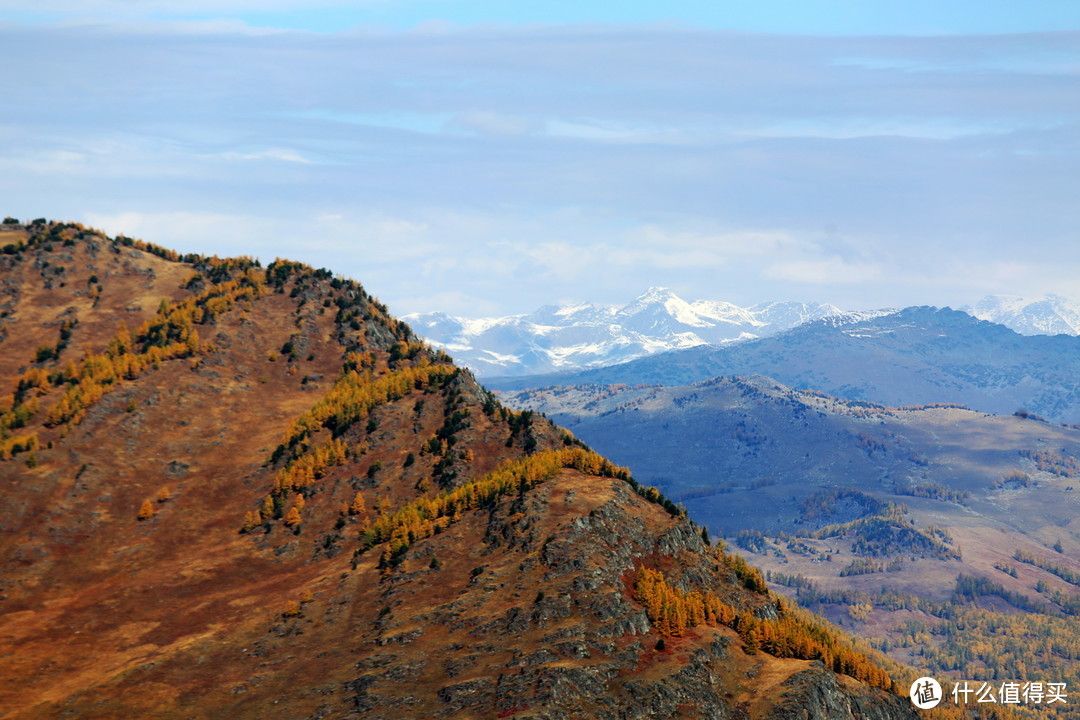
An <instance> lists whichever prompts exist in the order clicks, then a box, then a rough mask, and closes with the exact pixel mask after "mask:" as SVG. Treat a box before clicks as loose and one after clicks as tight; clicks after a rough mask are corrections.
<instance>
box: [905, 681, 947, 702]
mask: <svg viewBox="0 0 1080 720" xmlns="http://www.w3.org/2000/svg"><path fill="white" fill-rule="evenodd" d="M908 694H909V695H910V696H911V703H912V704H913V705H914V706H915V707H917V708H919V709H920V710H929V709H930V708H934V707H937V705H938V703H939V702H941V685H939V684H938V681H937V680H935V679H934V678H932V677H921V678H919V679H918V680H916V681H915V682H913V683H911V692H910V693H908Z"/></svg>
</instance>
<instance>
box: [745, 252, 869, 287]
mask: <svg viewBox="0 0 1080 720" xmlns="http://www.w3.org/2000/svg"><path fill="white" fill-rule="evenodd" d="M882 275H883V271H882V267H881V266H880V265H877V264H875V263H851V262H847V261H846V260H843V259H842V258H838V257H830V258H826V259H824V260H797V261H793V262H779V263H774V264H772V265H769V266H768V267H767V268H765V276H766V277H769V278H773V279H775V280H786V281H788V282H795V283H808V284H813V285H837V284H841V285H846V284H860V283H870V282H875V281H877V280H878V279H879V278H881V277H882Z"/></svg>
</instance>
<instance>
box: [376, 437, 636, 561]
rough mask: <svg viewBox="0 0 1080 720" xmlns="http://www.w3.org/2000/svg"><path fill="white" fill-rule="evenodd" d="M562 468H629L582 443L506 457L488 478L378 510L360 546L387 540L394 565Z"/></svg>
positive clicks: (612, 473)
mask: <svg viewBox="0 0 1080 720" xmlns="http://www.w3.org/2000/svg"><path fill="white" fill-rule="evenodd" d="M563 468H574V469H576V470H579V471H581V472H583V473H585V474H588V475H598V476H601V477H614V478H620V479H623V480H626V479H628V478H629V477H630V473H629V471H628V470H627V469H626V468H622V467H618V466H617V465H614V464H612V463H611V461H609V460H607V459H605V458H603V457H601V456H600V455H597V454H596V453H594V452H591V451H589V450H583V449H582V448H577V447H573V448H560V449H558V450H548V451H545V452H538V453H535V454H533V455H527V456H525V457H522V458H518V459H515V460H509V461H506V462H504V463H503V464H502V465H500V466H499V467H498V468H496V469H495V470H494V471H492V472H490V473H488V474H487V475H485V476H484V477H482V478H480V479H478V480H473V481H471V482H467V483H463V484H461V485H459V486H457V487H455V488H452V489H448V490H444V491H442V492H440V493H439V494H438V495H436V496H435V497H423V498H419V499H417V500H414V501H412V502H410V503H408V504H407V505H405V506H404V507H401V508H399V509H398V510H396V511H394V512H392V513H384V514H380V515H379V516H378V517H376V518H375V519H374V520H373V521H372V522H371V523H370V524H369V525H367V527H365V528H363V530H362V532H361V538H360V539H361V551H364V550H369V549H371V548H372V547H374V546H375V545H378V544H380V543H388V545H387V547H386V548H385V549H384V553H383V554H384V556H386V558H387V559H388V562H390V563H391V564H393V562H394V561H397V560H399V559H400V558H401V557H402V556H403V555H404V553H405V551H406V550H408V548H409V546H411V545H412V544H413V543H414V542H416V541H417V540H419V539H422V538H426V537H431V536H432V535H434V534H435V533H436V532H441V531H442V529H443V528H445V527H447V526H448V525H450V524H451V523H452V522H454V521H456V520H457V519H458V518H459V517H460V515H461V513H462V512H464V511H466V510H471V509H473V508H479V507H490V506H492V505H494V503H496V502H498V500H499V499H500V498H502V497H504V496H506V495H509V494H512V493H518V494H521V493H525V492H527V491H528V490H530V489H532V488H534V487H536V486H537V485H539V484H540V483H542V482H544V481H545V480H549V479H551V478H552V477H554V476H555V475H556V473H558V472H559V470H561V469H563Z"/></svg>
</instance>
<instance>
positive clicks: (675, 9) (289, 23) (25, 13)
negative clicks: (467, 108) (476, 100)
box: [0, 0, 1080, 35]
mask: <svg viewBox="0 0 1080 720" xmlns="http://www.w3.org/2000/svg"><path fill="white" fill-rule="evenodd" d="M0 8H3V9H4V10H5V11H6V14H7V16H8V18H9V19H12V20H16V21H20V22H30V23H40V22H50V21H52V22H54V21H57V20H63V19H76V18H97V19H110V20H115V19H126V20H131V19H135V18H144V19H145V18H156V19H172V20H176V19H184V20H206V19H215V18H222V17H229V18H234V19H237V20H240V21H243V22H244V23H247V24H250V25H253V26H259V27H275V28H289V29H294V30H311V31H316V32H337V31H341V30H346V29H349V28H353V27H356V26H359V25H371V24H378V25H386V26H391V27H396V28H399V29H402V28H409V27H414V26H416V25H420V24H424V23H430V22H435V21H444V22H450V23H456V24H462V25H471V24H477V23H504V24H523V23H558V24H576V23H604V24H643V23H662V22H668V23H677V24H681V25H686V26H692V27H701V28H709V29H725V30H739V31H744V32H764V33H796V34H812V35H836V34H843V35H867V34H871V35H896V34H900V35H928V34H972V33H1017V32H1043V31H1055V30H1069V29H1077V28H1080V5H1078V4H1077V3H1076V2H1074V1H1073V0H1035V1H1034V2H1022V3H1021V2H1016V0H981V1H975V0H935V1H932V2H931V1H926V0H698V1H696V2H695V1H689V0H682V1H681V2H666V3H657V2H642V1H641V0H637V1H629V0H627V1H624V2H619V3H614V2H584V1H581V0H578V1H576V2H575V1H574V0H544V1H538V0H513V1H510V0H361V1H359V2H357V1H355V0H353V1H351V2H344V1H343V2H334V0H322V1H321V2H320V1H319V0H315V1H313V2H306V3H302V2H295V1H293V0H266V1H265V2H249V1H247V0H232V1H231V2H230V1H229V0H225V1H223V2H216V1H215V2H209V1H207V0H193V1H192V2H175V1H172V0H149V1H148V2H133V1H132V0H111V1H110V0H90V1H89V2H87V1H86V0H79V1H78V2H74V1H72V0H43V2H39V3H25V2H3V3H0Z"/></svg>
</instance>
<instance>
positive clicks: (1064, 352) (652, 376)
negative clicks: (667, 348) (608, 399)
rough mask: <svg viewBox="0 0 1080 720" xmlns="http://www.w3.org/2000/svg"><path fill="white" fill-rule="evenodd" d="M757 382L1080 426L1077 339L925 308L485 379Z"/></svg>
mask: <svg viewBox="0 0 1080 720" xmlns="http://www.w3.org/2000/svg"><path fill="white" fill-rule="evenodd" d="M755 374H760V375H765V376H767V377H771V378H773V379H775V380H777V381H778V382H781V383H784V384H785V385H789V386H791V387H795V388H800V389H813V390H819V391H821V392H825V393H828V394H830V395H836V396H839V397H843V398H848V399H851V400H866V401H870V402H875V403H880V404H884V405H897V406H899V405H918V404H927V403H939V402H946V403H960V404H964V405H969V406H970V407H972V408H974V409H976V410H982V411H986V412H995V413H1011V412H1013V411H1015V410H1018V409H1026V410H1028V411H1030V412H1034V413H1036V414H1039V415H1042V416H1045V417H1047V418H1050V419H1053V420H1056V421H1061V422H1068V423H1076V422H1080V381H1078V380H1077V378H1080V337H1071V336H1064V335H1059V336H1053V337H1048V336H1034V337H1025V336H1022V335H1019V334H1017V333H1015V332H1013V331H1012V330H1009V329H1008V328H1005V327H1003V326H1001V325H996V324H993V323H988V322H984V321H980V320H976V319H974V318H972V317H971V316H969V315H967V314H966V313H962V312H958V311H953V310H949V309H936V308H929V307H922V308H907V309H905V310H901V311H899V312H896V313H892V314H889V315H882V316H878V317H871V318H866V319H861V320H858V321H855V322H849V321H845V320H841V319H832V318H826V319H824V320H819V321H817V322H813V323H809V324H807V325H803V326H800V327H797V328H794V329H792V330H789V331H787V332H784V333H781V334H779V335H774V336H772V337H768V338H762V339H760V340H754V341H751V342H746V343H739V344H736V345H731V346H728V347H722V348H712V347H709V348H704V347H702V348H693V349H691V350H685V351H681V352H672V353H665V354H663V355H657V356H652V357H647V358H641V359H638V360H634V361H631V362H628V363H623V364H622V365H616V366H612V367H607V368H599V369H595V370H589V371H584V372H581V373H574V374H563V375H553V376H546V377H545V376H540V377H528V378H500V379H491V380H489V381H488V385H489V387H493V388H496V389H522V388H527V387H544V386H547V385H580V384H594V383H596V384H610V383H627V384H637V383H648V384H663V385H684V384H689V383H694V382H699V381H702V380H706V379H708V378H713V377H717V376H720V375H755Z"/></svg>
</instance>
